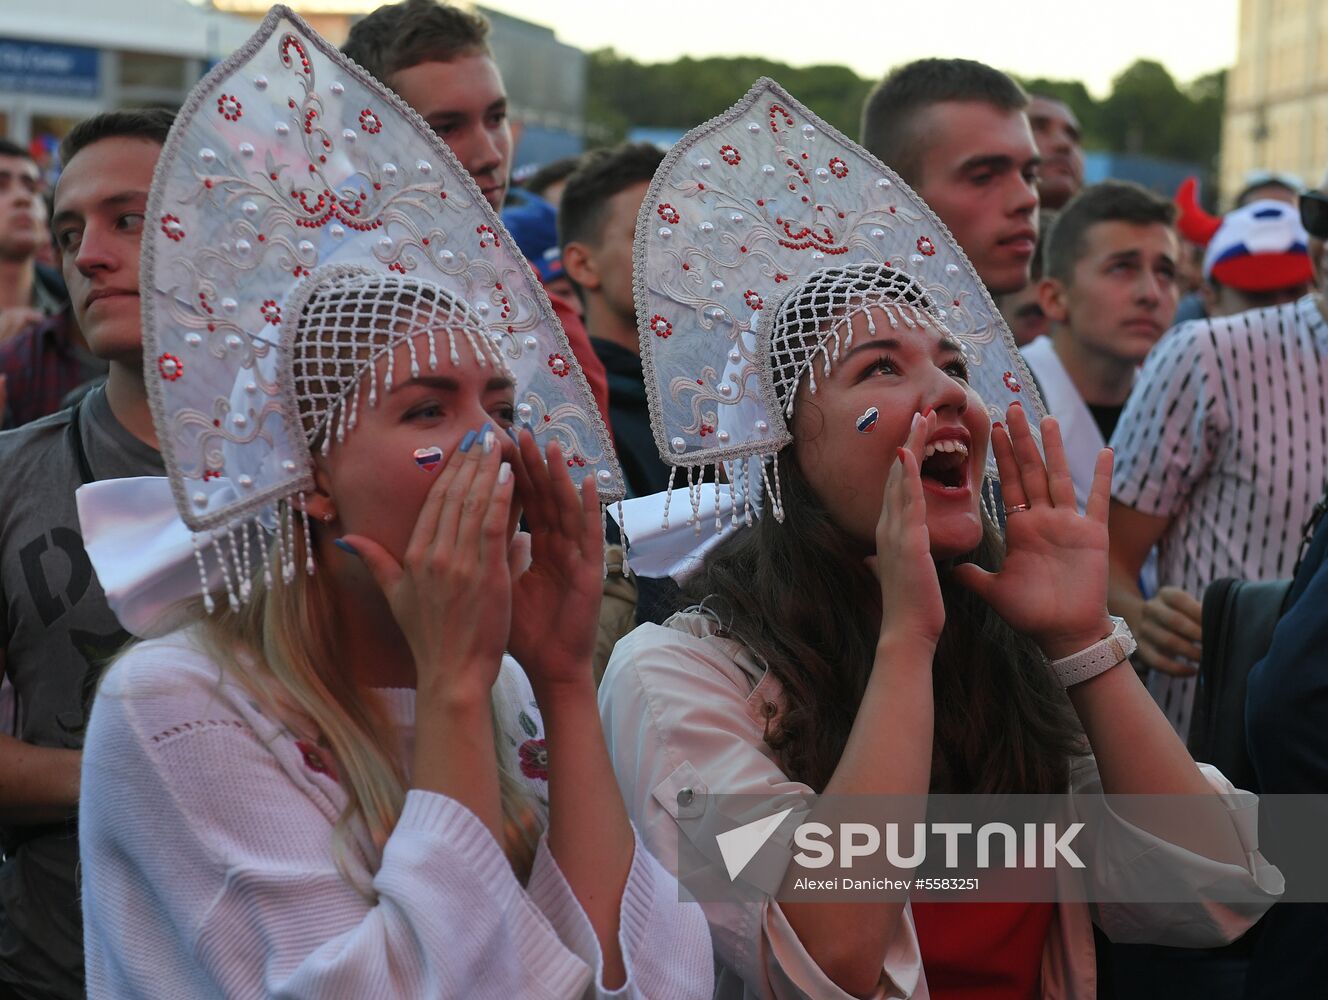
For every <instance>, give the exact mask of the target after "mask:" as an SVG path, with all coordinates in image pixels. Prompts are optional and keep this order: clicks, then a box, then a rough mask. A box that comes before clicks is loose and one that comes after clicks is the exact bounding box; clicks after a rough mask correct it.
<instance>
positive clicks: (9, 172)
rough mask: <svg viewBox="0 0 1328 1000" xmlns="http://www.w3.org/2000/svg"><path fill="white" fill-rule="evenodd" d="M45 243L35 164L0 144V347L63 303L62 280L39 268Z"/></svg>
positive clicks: (9, 144)
mask: <svg viewBox="0 0 1328 1000" xmlns="http://www.w3.org/2000/svg"><path fill="white" fill-rule="evenodd" d="M49 239H50V236H49V235H48V233H47V231H46V203H45V202H44V201H43V200H42V193H41V173H40V172H39V171H38V169H37V161H36V160H34V159H33V158H32V155H31V154H30V153H28V151H27V150H25V149H24V148H23V147H22V146H19V145H17V144H16V143H13V142H10V141H9V140H7V139H0V344H3V343H5V342H6V341H9V340H11V339H13V337H14V336H16V335H17V334H18V332H19V331H20V330H22V329H24V328H25V327H27V326H30V325H31V324H33V323H35V322H37V321H38V320H40V319H41V318H42V317H44V316H49V315H51V314H52V313H57V312H59V311H60V310H61V309H63V308H64V306H65V304H66V296H65V290H64V285H63V283H62V282H61V281H60V276H59V275H57V274H55V273H54V272H53V271H51V270H50V269H49V268H46V267H41V266H39V265H38V264H37V251H38V249H39V248H40V246H41V244H42V243H43V242H44V241H46V240H49Z"/></svg>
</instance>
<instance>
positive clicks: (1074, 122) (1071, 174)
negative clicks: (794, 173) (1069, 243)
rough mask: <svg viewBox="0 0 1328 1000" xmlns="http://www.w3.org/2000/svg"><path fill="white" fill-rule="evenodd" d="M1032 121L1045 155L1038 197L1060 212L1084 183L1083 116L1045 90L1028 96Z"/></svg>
mask: <svg viewBox="0 0 1328 1000" xmlns="http://www.w3.org/2000/svg"><path fill="white" fill-rule="evenodd" d="M1028 124H1029V126H1030V127H1031V128H1032V129H1033V141H1034V142H1036V143H1037V148H1038V154H1039V155H1040V156H1041V157H1042V166H1041V169H1040V170H1039V179H1038V200H1039V202H1040V203H1041V206H1042V209H1043V211H1047V210H1050V211H1053V212H1059V211H1060V210H1061V209H1062V208H1064V207H1065V203H1066V202H1068V201H1069V200H1070V199H1071V198H1073V197H1074V196H1075V195H1076V194H1078V193H1079V190H1080V189H1081V188H1082V187H1083V186H1084V149H1083V145H1082V141H1083V136H1082V133H1081V131H1080V128H1079V119H1078V118H1076V117H1075V114H1074V112H1073V111H1071V110H1070V106H1069V105H1068V104H1066V103H1065V102H1064V101H1061V100H1057V99H1056V98H1054V97H1048V96H1046V95H1045V94H1033V95H1031V96H1030V97H1029V99H1028Z"/></svg>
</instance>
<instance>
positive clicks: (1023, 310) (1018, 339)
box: [996, 281, 1051, 347]
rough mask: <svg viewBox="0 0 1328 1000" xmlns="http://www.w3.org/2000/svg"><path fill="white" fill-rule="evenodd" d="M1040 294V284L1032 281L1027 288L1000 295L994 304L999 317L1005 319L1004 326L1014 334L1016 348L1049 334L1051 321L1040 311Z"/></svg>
mask: <svg viewBox="0 0 1328 1000" xmlns="http://www.w3.org/2000/svg"><path fill="white" fill-rule="evenodd" d="M1040 292H1041V285H1040V283H1039V282H1036V281H1034V282H1032V283H1031V284H1030V285H1028V287H1027V288H1021V289H1020V290H1019V291H1017V292H1011V293H1010V294H1009V295H1002V296H1001V300H1000V301H999V302H998V303H996V304H997V306H999V307H1000V310H1001V315H1002V316H1004V317H1005V322H1006V325H1008V326H1009V327H1010V332H1011V333H1012V334H1014V342H1015V345H1016V346H1017V347H1023V346H1024V345H1025V344H1031V343H1032V342H1033V341H1035V340H1037V339H1038V337H1041V336H1042V335H1043V334H1045V333H1050V332H1051V320H1050V319H1048V318H1047V314H1046V313H1045V312H1043V310H1042V302H1041V298H1040Z"/></svg>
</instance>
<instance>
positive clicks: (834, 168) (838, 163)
mask: <svg viewBox="0 0 1328 1000" xmlns="http://www.w3.org/2000/svg"><path fill="white" fill-rule="evenodd" d="M829 167H830V173H832V174H834V175H835V176H836V177H838V178H839V179H840V180H841V181H842V180H843V179H844V178H845V177H847V176H848V164H847V163H845V162H844V161H843V160H842V159H841V158H840V157H838V156H832V157H830V163H829Z"/></svg>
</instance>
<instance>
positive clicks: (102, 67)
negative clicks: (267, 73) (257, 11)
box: [0, 0, 253, 168]
mask: <svg viewBox="0 0 1328 1000" xmlns="http://www.w3.org/2000/svg"><path fill="white" fill-rule="evenodd" d="M252 31H253V25H252V24H251V23H250V22H248V21H245V20H244V19H242V18H237V17H230V16H227V15H225V14H221V13H217V12H216V11H212V10H206V9H203V8H200V7H197V6H194V5H192V4H190V3H187V2H185V0H59V3H58V4H55V5H54V6H52V5H50V4H43V3H40V2H36V3H20V2H15V3H3V4H0V135H3V136H5V137H7V138H9V139H12V140H13V141H15V142H19V143H22V144H24V145H26V146H28V147H29V148H30V149H31V150H32V151H33V153H34V155H36V156H37V158H38V160H39V162H41V164H42V166H43V167H44V168H48V167H50V166H51V162H50V161H51V158H52V155H53V153H54V150H55V147H56V145H57V144H58V143H59V141H60V139H61V138H62V137H63V136H64V134H65V133H66V132H68V131H69V129H70V128H71V127H73V125H74V123H75V122H78V121H80V120H81V119H83V118H86V117H88V116H89V115H92V114H96V113H97V112H100V111H110V110H113V109H116V108H142V107H158V106H160V107H177V106H178V105H179V104H180V103H181V102H182V101H183V100H184V98H185V95H186V94H188V93H189V90H190V88H191V87H193V85H194V84H195V83H197V82H198V79H199V77H201V76H202V75H203V73H204V72H206V70H207V68H208V67H209V66H211V65H212V64H213V63H214V62H216V61H218V60H219V59H222V58H224V57H225V56H226V55H227V54H229V53H230V52H232V51H233V50H234V49H235V48H236V47H238V46H239V45H240V44H241V43H242V42H243V41H244V40H245V38H247V37H248V36H249V35H250V34H251V33H252Z"/></svg>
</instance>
